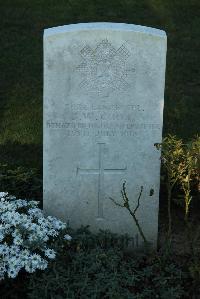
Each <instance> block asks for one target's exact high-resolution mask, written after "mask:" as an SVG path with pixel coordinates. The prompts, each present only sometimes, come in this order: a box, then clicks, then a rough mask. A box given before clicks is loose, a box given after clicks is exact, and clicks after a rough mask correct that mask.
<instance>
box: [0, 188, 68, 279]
mask: <svg viewBox="0 0 200 299" xmlns="http://www.w3.org/2000/svg"><path fill="white" fill-rule="evenodd" d="M38 204H39V203H38V202H37V201H29V202H28V201H27V200H23V199H16V197H13V196H8V193H6V192H0V280H2V279H4V278H5V276H6V275H7V276H8V277H10V278H15V277H16V276H17V275H18V273H19V271H20V270H21V269H22V268H24V269H25V270H26V271H27V272H29V273H33V272H35V271H36V269H40V270H44V269H46V268H47V266H48V261H47V259H45V258H44V257H46V258H48V259H54V258H55V256H56V252H55V251H54V250H53V249H51V248H47V245H49V244H48V243H47V242H48V241H49V240H50V238H51V237H53V238H51V240H52V239H54V237H56V236H58V235H59V231H60V230H61V229H64V228H65V227H66V224H65V223H63V222H62V221H60V220H58V219H57V218H55V217H52V216H49V217H47V218H45V217H44V215H43V212H42V211H41V210H40V209H39V208H38V207H37V206H38ZM22 208H23V209H22ZM22 211H23V212H22ZM4 240H9V241H7V242H8V243H6V242H5V241H4Z"/></svg>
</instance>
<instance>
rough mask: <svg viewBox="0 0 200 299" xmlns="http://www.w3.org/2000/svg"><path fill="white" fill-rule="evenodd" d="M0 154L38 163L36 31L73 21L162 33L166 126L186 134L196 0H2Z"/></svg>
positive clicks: (195, 72) (194, 111)
mask: <svg viewBox="0 0 200 299" xmlns="http://www.w3.org/2000/svg"><path fill="white" fill-rule="evenodd" d="M0 6H1V9H0V11H1V18H0V19H1V49H0V65H1V72H0V73H1V78H0V84H1V88H0V156H1V162H9V163H10V164H17V165H24V166H31V167H37V168H39V169H41V167H42V101H43V100H42V86H43V78H42V72H43V57H42V47H43V45H42V35H43V30H44V29H45V28H48V27H53V26H58V25H64V24H70V23H79V22H94V21H95V22H96V21H97V22H101V21H109V22H126V23H133V24H140V25H146V26H152V27H155V28H161V29H164V30H165V31H166V32H167V36H168V54H167V70H166V90H165V111H164V134H166V133H172V134H177V135H178V136H179V137H182V138H184V139H189V138H191V137H192V136H193V135H194V134H196V133H197V130H198V128H199V127H200V112H199V111H200V88H199V87H200V84H199V77H200V76H199V65H200V55H199V48H200V18H199V15H200V2H199V1H198V0H191V1H187V0H182V1H181V0H165V1H161V0H140V1H137V0H110V1H106V0H95V1H94V0H93V1H92V0H59V1H56V0H46V1H45V0H40V1H39V0H29V1H28V0H12V1H11V0H6V1H2V0H0Z"/></svg>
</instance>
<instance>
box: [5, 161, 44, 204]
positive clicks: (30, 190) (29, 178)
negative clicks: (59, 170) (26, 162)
mask: <svg viewBox="0 0 200 299" xmlns="http://www.w3.org/2000/svg"><path fill="white" fill-rule="evenodd" d="M0 191H6V192H9V194H12V195H15V196H16V197H18V198H28V199H35V200H41V198H42V180H41V177H40V174H39V173H38V171H37V169H34V168H31V169H29V168H25V167H21V166H18V167H14V166H13V167H11V166H8V165H7V164H0Z"/></svg>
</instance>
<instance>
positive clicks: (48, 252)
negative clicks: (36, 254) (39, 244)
mask: <svg viewBox="0 0 200 299" xmlns="http://www.w3.org/2000/svg"><path fill="white" fill-rule="evenodd" d="M44 254H45V256H47V257H48V258H49V259H54V258H55V257H56V253H55V251H54V250H53V249H49V248H48V249H46V250H45V252H44Z"/></svg>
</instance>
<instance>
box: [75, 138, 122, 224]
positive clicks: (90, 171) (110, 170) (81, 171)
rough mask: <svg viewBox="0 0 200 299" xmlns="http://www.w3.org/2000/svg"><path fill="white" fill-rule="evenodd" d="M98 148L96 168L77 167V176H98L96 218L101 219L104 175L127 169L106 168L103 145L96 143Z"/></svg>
mask: <svg viewBox="0 0 200 299" xmlns="http://www.w3.org/2000/svg"><path fill="white" fill-rule="evenodd" d="M98 146H99V159H98V160H99V161H98V164H99V165H98V168H94V169H86V168H79V167H77V174H92V175H94V174H96V175H98V195H97V197H98V211H97V216H98V218H103V201H104V197H105V194H104V174H105V173H108V174H122V173H124V171H125V170H126V169H127V168H126V166H125V167H124V168H106V167H105V166H104V152H105V151H104V149H105V143H98Z"/></svg>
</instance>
